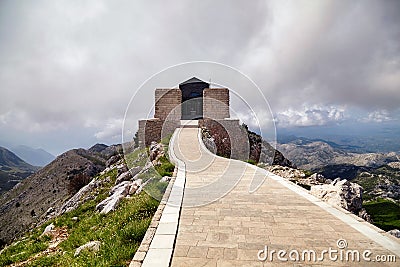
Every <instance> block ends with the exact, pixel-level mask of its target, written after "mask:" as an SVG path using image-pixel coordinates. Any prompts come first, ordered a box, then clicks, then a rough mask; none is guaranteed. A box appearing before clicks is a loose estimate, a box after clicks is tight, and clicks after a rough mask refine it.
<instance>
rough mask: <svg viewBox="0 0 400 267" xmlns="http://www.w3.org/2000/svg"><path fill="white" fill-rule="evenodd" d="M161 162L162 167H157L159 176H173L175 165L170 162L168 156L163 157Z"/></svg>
mask: <svg viewBox="0 0 400 267" xmlns="http://www.w3.org/2000/svg"><path fill="white" fill-rule="evenodd" d="M159 161H160V162H161V164H160V165H157V166H155V168H156V171H157V172H158V174H159V175H160V176H161V177H163V176H172V174H173V172H174V169H175V165H174V164H172V163H171V162H169V160H168V159H167V157H166V156H162V157H161V158H160V159H159Z"/></svg>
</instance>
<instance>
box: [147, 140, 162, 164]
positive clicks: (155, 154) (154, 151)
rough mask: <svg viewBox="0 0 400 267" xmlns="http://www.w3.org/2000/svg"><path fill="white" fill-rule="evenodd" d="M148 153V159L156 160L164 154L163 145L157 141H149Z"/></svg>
mask: <svg viewBox="0 0 400 267" xmlns="http://www.w3.org/2000/svg"><path fill="white" fill-rule="evenodd" d="M149 154H150V161H152V162H154V161H157V160H158V159H159V158H161V157H162V156H164V146H163V144H160V143H157V142H154V141H153V142H151V144H150V149H149Z"/></svg>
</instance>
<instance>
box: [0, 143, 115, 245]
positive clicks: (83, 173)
mask: <svg viewBox="0 0 400 267" xmlns="http://www.w3.org/2000/svg"><path fill="white" fill-rule="evenodd" d="M120 150H121V147H120V146H111V147H107V146H105V145H100V144H98V145H95V146H93V147H91V148H90V149H88V150H85V149H73V150H70V151H68V152H65V153H63V154H62V155H60V156H58V157H57V158H56V159H55V160H54V161H52V162H51V163H50V164H48V165H47V166H45V167H44V168H42V169H40V170H39V171H38V172H37V173H35V174H33V175H31V176H29V177H28V178H26V179H24V180H23V181H22V182H20V183H19V184H17V185H16V186H15V187H14V188H13V189H12V190H10V191H8V192H6V193H4V194H3V195H2V197H1V199H0V218H1V220H0V243H2V244H4V243H8V242H10V241H11V240H12V239H13V238H14V237H15V236H19V235H20V234H21V233H23V232H24V231H26V230H27V229H29V228H30V227H32V226H34V225H36V224H38V223H39V222H40V221H42V220H43V219H44V218H45V217H46V216H48V215H49V213H51V212H53V211H54V210H57V209H58V208H59V207H61V205H62V204H63V203H64V202H65V201H66V200H67V199H68V198H70V197H71V196H72V195H74V194H75V193H76V192H77V191H78V190H79V189H80V188H81V187H83V186H84V185H86V184H87V183H89V182H90V181H91V179H92V177H94V176H95V175H96V174H98V173H99V172H100V171H102V170H103V169H104V168H105V166H106V162H107V160H109V159H110V158H111V157H112V156H114V155H117V154H118V152H119V151H120ZM0 245H1V244H0Z"/></svg>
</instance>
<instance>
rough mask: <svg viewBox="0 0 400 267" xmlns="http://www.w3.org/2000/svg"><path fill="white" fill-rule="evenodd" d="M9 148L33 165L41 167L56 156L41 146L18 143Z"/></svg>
mask: <svg viewBox="0 0 400 267" xmlns="http://www.w3.org/2000/svg"><path fill="white" fill-rule="evenodd" d="M9 150H10V151H12V152H13V153H14V154H16V155H17V156H18V157H20V158H21V159H23V160H24V161H25V162H27V163H29V164H31V165H33V166H40V167H43V166H45V165H47V164H49V163H50V162H51V161H53V160H54V159H55V158H56V157H55V156H54V155H53V154H51V153H49V152H47V151H46V150H44V149H42V148H32V147H29V146H27V145H18V146H15V147H12V148H11V149H9Z"/></svg>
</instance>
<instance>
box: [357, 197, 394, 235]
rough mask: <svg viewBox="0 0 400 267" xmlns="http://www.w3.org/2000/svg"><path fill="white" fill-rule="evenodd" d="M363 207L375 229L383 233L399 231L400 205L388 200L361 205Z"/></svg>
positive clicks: (378, 200)
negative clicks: (377, 228) (379, 229)
mask: <svg viewBox="0 0 400 267" xmlns="http://www.w3.org/2000/svg"><path fill="white" fill-rule="evenodd" d="M363 207H364V208H365V209H366V210H367V213H368V214H369V215H371V218H372V220H373V221H374V223H373V224H374V225H376V226H377V227H379V228H381V229H383V230H385V231H389V230H392V229H400V205H398V204H396V203H394V202H391V201H389V200H385V199H377V200H375V201H369V202H365V203H363Z"/></svg>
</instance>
